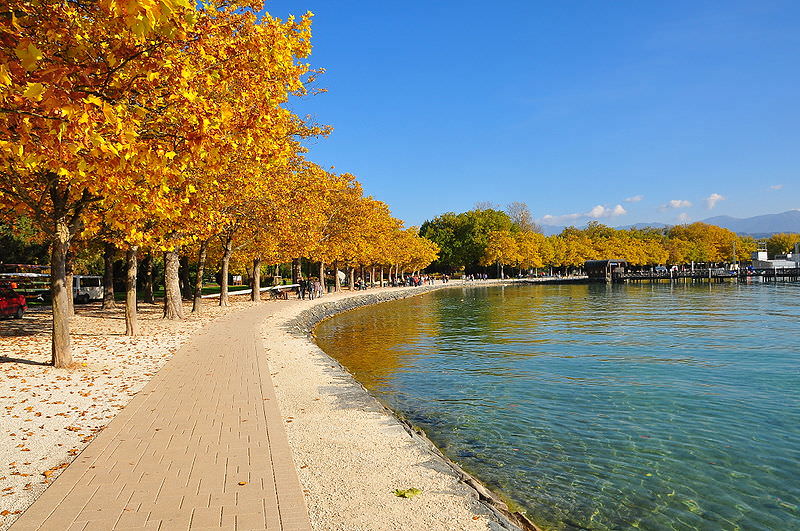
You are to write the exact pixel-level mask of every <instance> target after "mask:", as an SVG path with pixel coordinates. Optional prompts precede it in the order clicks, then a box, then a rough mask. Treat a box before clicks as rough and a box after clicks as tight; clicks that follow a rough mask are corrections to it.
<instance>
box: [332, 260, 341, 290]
mask: <svg viewBox="0 0 800 531" xmlns="http://www.w3.org/2000/svg"><path fill="white" fill-rule="evenodd" d="M340 289H342V282H341V281H340V280H339V261H338V260H334V261H333V291H339V290H340Z"/></svg>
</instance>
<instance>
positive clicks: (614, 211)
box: [541, 205, 628, 225]
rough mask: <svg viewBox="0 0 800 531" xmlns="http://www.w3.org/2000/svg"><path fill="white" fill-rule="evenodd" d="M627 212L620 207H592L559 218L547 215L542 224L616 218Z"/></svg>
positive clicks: (543, 217)
mask: <svg viewBox="0 0 800 531" xmlns="http://www.w3.org/2000/svg"><path fill="white" fill-rule="evenodd" d="M627 213H628V211H627V210H625V208H624V207H623V206H622V205H615V206H614V207H607V206H605V205H597V206H594V207H592V209H591V210H589V211H588V212H583V213H579V212H575V213H572V214H562V215H560V216H553V215H550V214H547V215H545V216H542V219H541V221H542V223H544V224H545V225H560V224H562V223H567V222H570V221H575V220H576V219H581V218H593V219H598V218H614V217H617V216H623V215H625V214H627Z"/></svg>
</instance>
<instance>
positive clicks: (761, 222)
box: [542, 210, 800, 237]
mask: <svg viewBox="0 0 800 531" xmlns="http://www.w3.org/2000/svg"><path fill="white" fill-rule="evenodd" d="M703 223H708V224H709V225H717V226H719V227H725V228H726V229H728V230H732V231H733V232H736V233H738V234H742V235H747V236H755V237H768V236H770V235H772V234H776V233H778V232H800V210H787V211H786V212H781V213H780V214H764V215H763V216H753V217H752V218H734V217H731V216H715V217H713V218H708V219H704V220H703ZM645 227H653V228H657V229H663V228H665V227H671V225H668V224H665V223H657V222H652V223H634V224H632V225H622V226H619V227H614V228H616V229H624V230H629V229H643V228H645ZM564 228H565V227H563V226H561V225H542V232H543V233H544V235H545V236H551V235H553V234H561V231H563V230H564ZM578 228H579V229H585V228H586V224H585V223H584V224H583V225H580V226H579V227H578Z"/></svg>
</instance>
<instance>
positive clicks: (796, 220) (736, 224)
mask: <svg viewBox="0 0 800 531" xmlns="http://www.w3.org/2000/svg"><path fill="white" fill-rule="evenodd" d="M703 223H709V224H711V225H718V226H720V227H725V228H726V229H728V230H732V231H733V232H737V233H739V234H751V235H757V236H765V235H770V234H775V233H777V232H800V210H787V211H786V212H781V213H780V214H765V215H763V216H753V217H752V218H734V217H731V216H715V217H713V218H708V219H704V220H703Z"/></svg>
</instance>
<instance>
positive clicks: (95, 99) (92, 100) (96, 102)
mask: <svg viewBox="0 0 800 531" xmlns="http://www.w3.org/2000/svg"><path fill="white" fill-rule="evenodd" d="M83 101H85V102H86V103H91V104H92V105H97V106H98V107H102V105H103V100H101V99H100V98H98V97H97V96H95V95H91V96H87V97H85V98H84V99H83Z"/></svg>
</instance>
